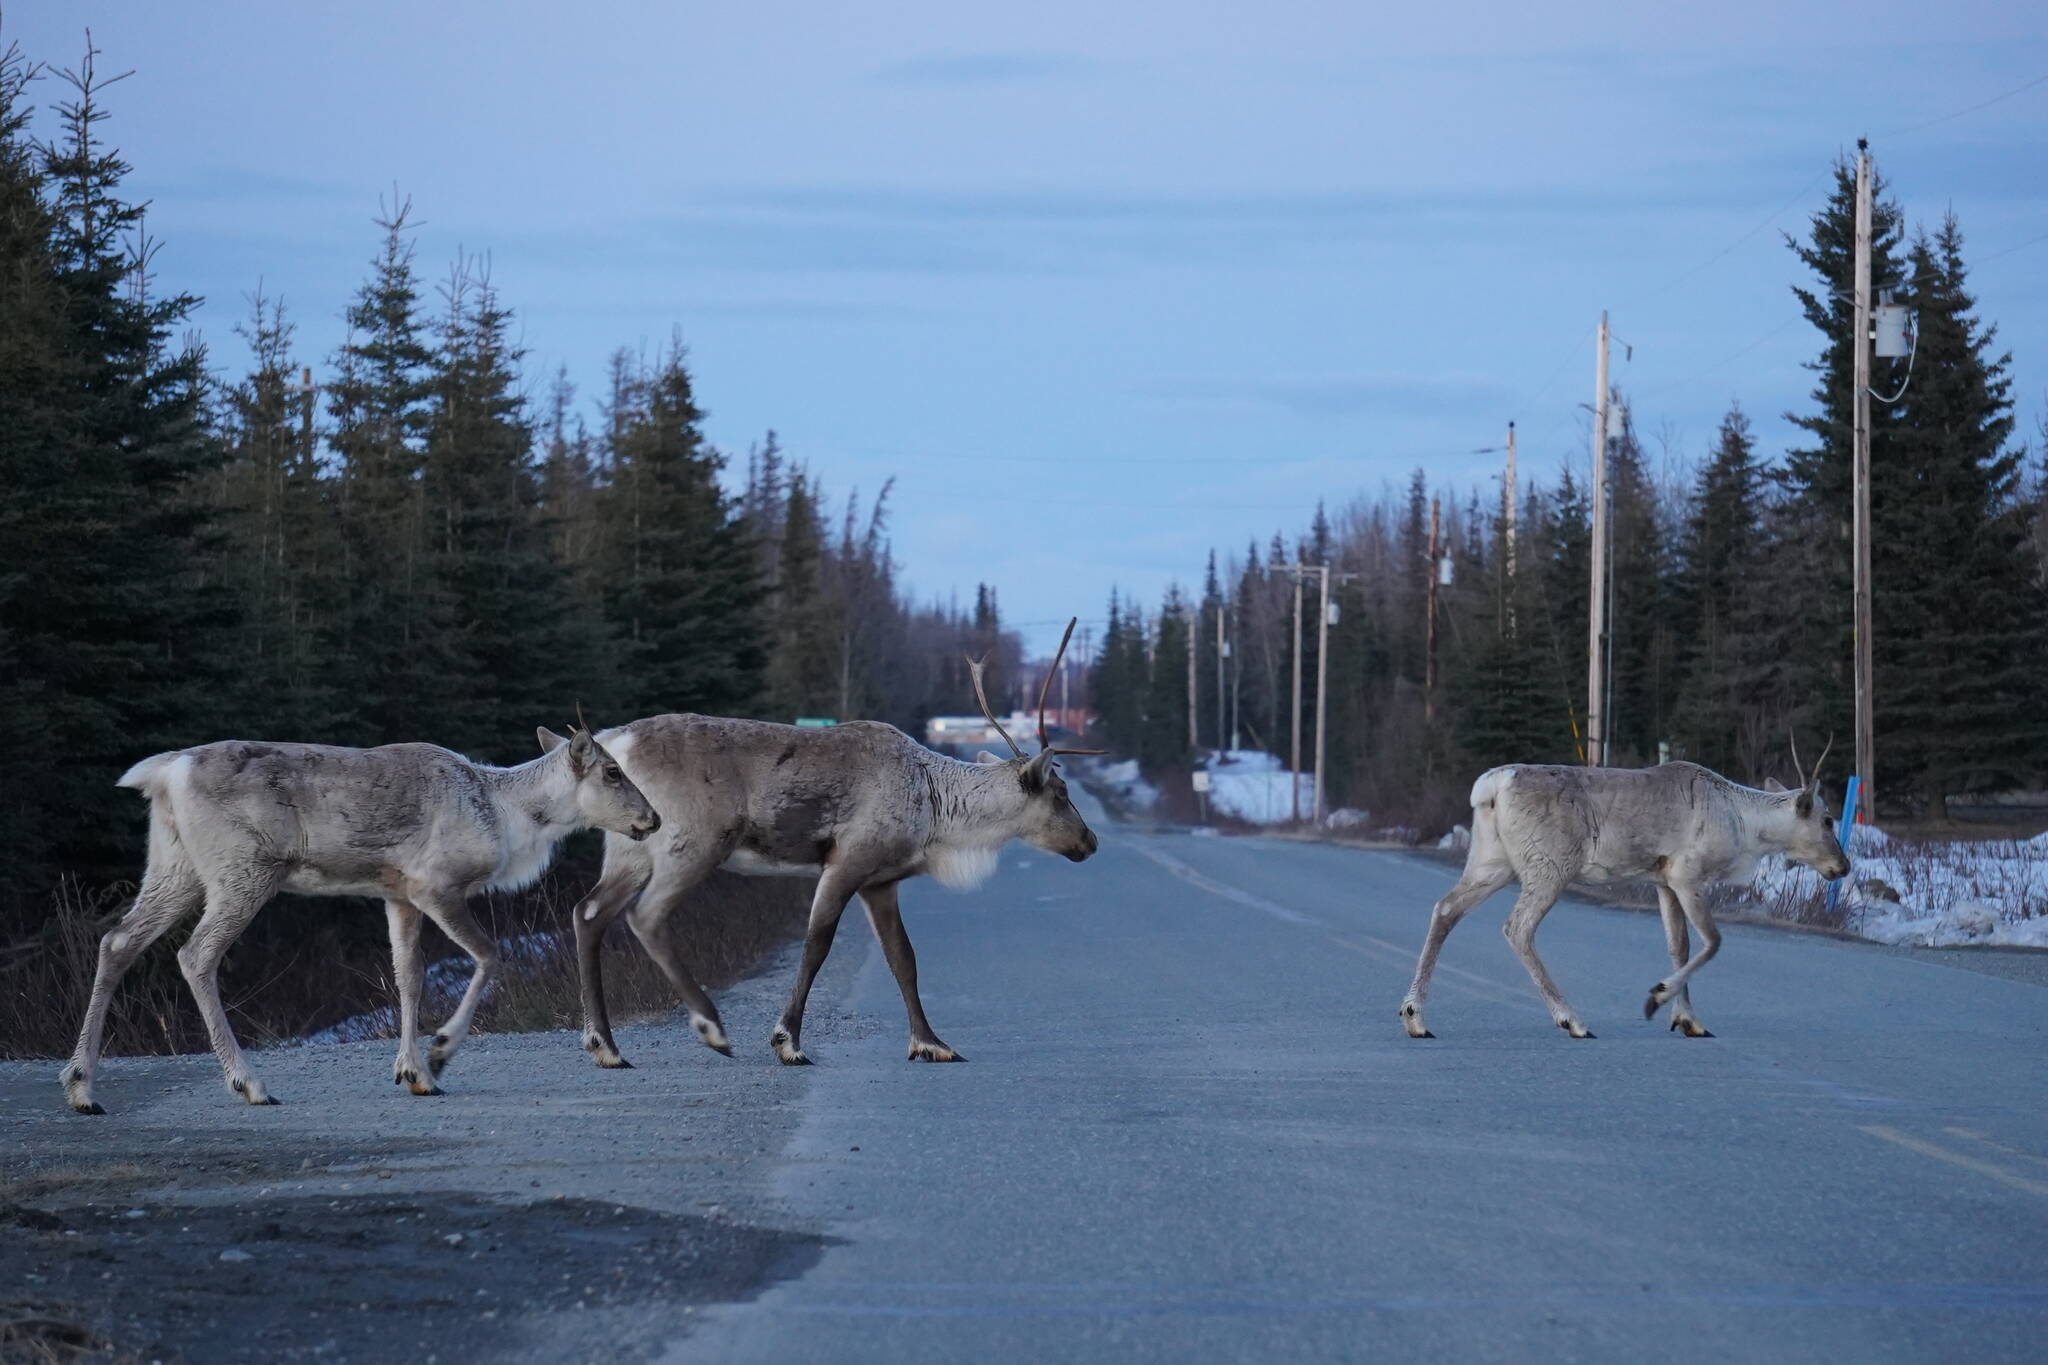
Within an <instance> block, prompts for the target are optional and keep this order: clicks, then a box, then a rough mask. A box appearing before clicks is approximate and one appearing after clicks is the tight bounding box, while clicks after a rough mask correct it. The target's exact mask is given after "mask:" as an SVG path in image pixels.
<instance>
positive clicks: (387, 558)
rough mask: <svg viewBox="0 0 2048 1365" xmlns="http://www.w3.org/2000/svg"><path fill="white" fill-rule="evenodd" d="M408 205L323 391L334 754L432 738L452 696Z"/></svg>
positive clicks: (362, 293)
mask: <svg viewBox="0 0 2048 1365" xmlns="http://www.w3.org/2000/svg"><path fill="white" fill-rule="evenodd" d="M411 213H412V205H411V203H410V202H408V201H401V202H399V203H398V204H397V205H396V206H395V207H394V208H391V209H389V210H385V211H382V212H380V213H379V215H378V217H377V220H376V222H377V226H378V227H380V228H382V229H383V231H384V241H383V245H382V247H381V249H380V250H379V252H378V254H377V255H376V257H374V258H373V259H372V261H371V267H370V268H371V274H370V278H369V279H368V280H366V281H365V282H364V283H363V285H362V287H361V289H360V290H358V291H357V294H356V297H355V301H354V302H353V303H352V304H351V305H350V306H349V309H348V313H347V319H348V336H347V338H346V340H344V341H343V343H342V345H341V349H340V350H339V351H338V352H337V353H336V355H335V357H334V369H335V377H334V380H333V382H331V383H330V384H329V385H328V386H327V410H328V415H329V417H330V419H331V420H332V424H333V425H332V429H331V431H330V432H329V436H328V443H329V445H330V447H331V448H332V450H333V452H334V455H335V457H336V461H337V465H338V468H337V470H336V473H335V477H336V479H337V480H338V483H337V486H336V488H335V494H336V501H337V504H338V508H339V512H340V517H339V520H340V531H341V537H342V556H343V558H342V567H341V580H342V583H343V585H344V588H345V590H346V597H345V599H344V601H343V603H342V606H341V609H340V621H339V623H338V626H337V629H336V634H337V636H338V643H339V654H340V659H341V661H342V666H341V667H340V669H338V670H337V673H338V681H340V682H341V684H342V685H341V687H340V688H339V692H338V700H339V702H340V705H339V706H338V707H337V708H336V712H335V715H334V716H333V718H332V719H331V721H330V722H329V724H328V726H327V727H326V733H325V734H324V735H323V736H322V737H323V738H325V739H328V740H329V741H330V742H333V743H345V744H359V745H367V744H387V743H394V742H398V741H405V740H419V739H425V738H428V737H430V736H431V735H432V733H433V732H434V729H435V727H436V723H437V722H438V721H440V720H441V718H442V708H443V707H444V706H445V704H446V702H447V699H448V698H449V697H450V696H451V695H453V693H454V692H455V690H456V687H455V681H454V679H453V677H452V675H453V673H454V671H455V669H456V664H455V661H454V660H453V658H452V657H451V656H450V655H449V654H448V653H447V651H446V649H445V636H444V634H443V632H442V625H443V622H442V621H441V620H440V619H439V618H438V616H437V612H436V609H437V607H439V605H440V601H439V594H438V591H437V587H438V585H437V584H436V583H435V582H434V581H433V578H432V576H431V575H432V570H433V564H432V562H431V561H430V557H429V542H428V535H427V524H426V523H427V511H426V503H425V496H424V495H425V487H424V483H423V481H422V479H421V477H420V476H421V472H422V464H423V461H424V458H425V457H424V450H425V446H426V438H427V430H428V428H429V426H430V425H431V423H432V421H433V408H432V404H431V396H432V388H431V377H432V369H433V362H434V356H433V352H432V351H431V350H430V349H429V347H428V337H427V333H426V327H425V324H424V322H423V321H422V320H421V318H420V312H419V309H420V293H419V280H418V277H417V275H416V273H415V271H414V269H413V246H412V242H411V240H410V239H409V237H408V232H409V227H408V220H409V219H410V217H411Z"/></svg>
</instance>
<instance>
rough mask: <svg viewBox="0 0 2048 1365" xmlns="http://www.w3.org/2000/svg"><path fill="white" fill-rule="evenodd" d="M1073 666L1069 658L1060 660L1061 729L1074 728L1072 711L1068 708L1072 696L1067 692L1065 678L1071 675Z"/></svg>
mask: <svg viewBox="0 0 2048 1365" xmlns="http://www.w3.org/2000/svg"><path fill="white" fill-rule="evenodd" d="M1073 666H1074V665H1073V663H1072V662H1071V661H1070V660H1067V659H1061V660H1060V728H1061V729H1062V730H1071V729H1073V728H1074V721H1073V712H1072V711H1071V710H1070V709H1069V708H1070V706H1071V704H1072V698H1071V697H1069V695H1068V692H1067V679H1068V678H1069V677H1070V676H1071V672H1070V670H1072V668H1073Z"/></svg>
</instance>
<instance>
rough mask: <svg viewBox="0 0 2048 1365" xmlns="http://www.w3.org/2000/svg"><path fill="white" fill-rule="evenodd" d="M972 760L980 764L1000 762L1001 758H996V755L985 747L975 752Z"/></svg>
mask: <svg viewBox="0 0 2048 1365" xmlns="http://www.w3.org/2000/svg"><path fill="white" fill-rule="evenodd" d="M974 761H975V762H976V763H981V764H988V763H1000V762H1002V761H1003V760H1001V759H1000V758H997V757H996V756H995V755H994V754H992V753H990V752H989V751H988V750H986V749H983V750H982V751H981V752H980V753H978V754H976V755H975V756H974Z"/></svg>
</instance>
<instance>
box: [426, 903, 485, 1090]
mask: <svg viewBox="0 0 2048 1365" xmlns="http://www.w3.org/2000/svg"><path fill="white" fill-rule="evenodd" d="M413 904H415V905H417V906H419V908H420V909H422V910H424V911H426V913H427V916H428V917H429V918H430V919H432V920H433V921H434V923H436V924H438V925H440V926H441V932H442V933H444V934H446V935H448V937H449V938H450V939H452V940H454V942H455V946H456V947H458V948H460V949H462V951H463V952H465V953H468V954H469V956H470V960H471V961H473V962H475V963H476V970H475V971H473V972H471V973H470V974H469V986H468V988H467V989H466V990H464V991H463V992H462V1001H461V1003H459V1004H458V1005H456V1007H455V1013H453V1014H451V1015H449V1016H448V1022H446V1023H444V1024H443V1025H441V1027H440V1028H438V1029H436V1030H435V1031H434V1045H433V1047H431V1048H430V1049H428V1051H427V1066H428V1068H429V1069H430V1070H431V1071H432V1072H433V1074H434V1076H435V1077H436V1078H437V1079H438V1078H439V1077H440V1075H441V1073H442V1072H443V1071H444V1070H446V1069H447V1066H448V1063H449V1062H451V1061H453V1060H454V1059H455V1050H456V1049H457V1048H459V1047H461V1046H462V1040H463V1039H464V1038H467V1037H468V1036H469V1024H470V1021H471V1020H472V1019H474V1018H475V1017H476V1007H477V1006H478V1005H479V1004H481V1003H483V998H484V990H485V989H486V988H487V987H488V986H489V985H490V984H491V978H492V977H493V976H496V975H497V972H498V945H497V944H496V943H494V942H492V941H491V936H490V935H489V934H487V933H485V932H484V928H483V926H482V925H481V924H478V923H477V922H476V917H475V916H474V915H472V914H470V913H469V906H468V905H467V904H465V903H464V902H463V899H462V897H460V896H451V895H448V894H446V893H444V892H441V891H438V890H437V891H431V892H426V893H424V894H421V893H420V891H419V890H417V889H416V890H415V894H414V895H413Z"/></svg>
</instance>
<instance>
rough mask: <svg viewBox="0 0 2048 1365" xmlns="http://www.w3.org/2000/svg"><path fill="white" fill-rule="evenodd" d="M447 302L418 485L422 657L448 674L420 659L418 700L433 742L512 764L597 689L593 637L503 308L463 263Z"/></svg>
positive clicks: (430, 386)
mask: <svg viewBox="0 0 2048 1365" xmlns="http://www.w3.org/2000/svg"><path fill="white" fill-rule="evenodd" d="M443 297H444V301H445V304H446V312H445V315H444V317H443V319H442V321H441V324H440V327H439V335H438V343H439V344H438V346H437V348H436V352H435V355H434V360H433V368H432V372H431V377H430V379H429V381H428V391H429V402H430V411H429V417H428V421H427V426H426V432H425V438H424V449H423V459H422V466H421V478H420V482H421V497H422V500H423V503H424V511H425V517H424V520H425V529H426V545H425V546H424V549H423V553H422V562H423V564H424V566H425V574H424V577H425V579H426V583H427V585H428V590H429V591H431V592H432V593H433V596H434V600H433V606H432V615H433V619H434V621H435V624H436V627H437V631H438V637H437V639H436V641H435V648H434V650H433V652H432V654H431V656H430V657H431V658H432V659H433V660H434V662H435V663H437V664H439V665H440V666H441V669H442V670H444V671H439V672H436V673H433V674H429V673H428V671H427V670H426V669H425V668H419V667H416V668H415V670H414V678H415V679H416V681H417V682H418V684H419V685H420V686H421V687H422V689H423V690H424V689H429V688H431V689H432V692H431V694H430V695H429V696H428V697H426V698H424V699H423V703H424V706H425V708H426V709H427V710H429V712H430V713H431V714H432V715H434V716H435V717H436V718H437V722H438V723H437V724H436V725H435V727H434V729H433V735H434V737H435V738H436V739H437V740H438V741H439V742H441V743H443V744H446V745H448V746H449V747H451V748H455V749H457V750H460V751H463V752H467V753H473V754H477V755H480V756H489V757H492V758H494V759H496V760H498V761H500V762H510V761H515V760H517V759H523V758H524V757H525V756H526V755H527V752H528V749H529V748H530V746H531V744H532V738H531V737H532V733H533V727H534V726H535V725H536V724H538V723H541V722H543V721H546V720H549V719H555V720H566V719H567V717H568V716H569V715H570V714H572V708H573V707H574V705H575V704H576V702H577V700H578V699H579V697H580V696H581V694H582V693H583V692H585V691H586V690H588V691H592V692H593V694H594V691H595V689H596V688H597V687H598V686H599V685H600V679H601V678H602V676H603V673H602V665H601V662H600V653H601V651H600V649H599V641H600V639H601V638H602V636H601V632H600V630H599V629H598V627H597V623H596V622H594V621H592V620H591V619H589V618H588V617H587V616H586V615H584V614H583V613H581V612H579V611H578V610H577V602H576V599H575V597H574V594H573V591H572V589H571V585H570V582H569V577H568V575H567V574H566V573H565V572H564V570H563V568H562V566H561V565H560V564H559V563H558V562H557V560H556V559H555V557H554V554H553V553H552V550H551V548H550V546H549V527H548V525H547V522H546V521H545V519H544V518H543V515H542V511H541V470H540V467H539V464H538V462H537V460H536V458H535V452H534V433H533V428H532V425H531V423H530V421H529V419H528V417H527V414H526V400H525V398H524V396H523V395H522V394H521V393H520V392H519V374H518V364H519V360H520V358H521V356H522V355H523V354H524V353H523V352H522V351H521V350H520V349H519V348H518V347H517V346H516V345H515V344H514V343H513V342H512V340H511V335H510V332H511V325H512V314H511V312H510V311H509V310H508V309H506V308H505V307H504V305H503V304H502V303H501V302H500V301H499V298H498V294H497V291H496V290H495V289H494V288H493V287H492V285H491V282H490V280H489V278H488V277H487V276H482V275H477V274H473V273H472V271H471V266H470V264H469V263H468V262H461V263H458V264H457V265H456V267H455V269H454V271H453V272H452V274H451V276H450V279H449V282H448V284H447V286H446V287H445V291H444V295H443Z"/></svg>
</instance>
